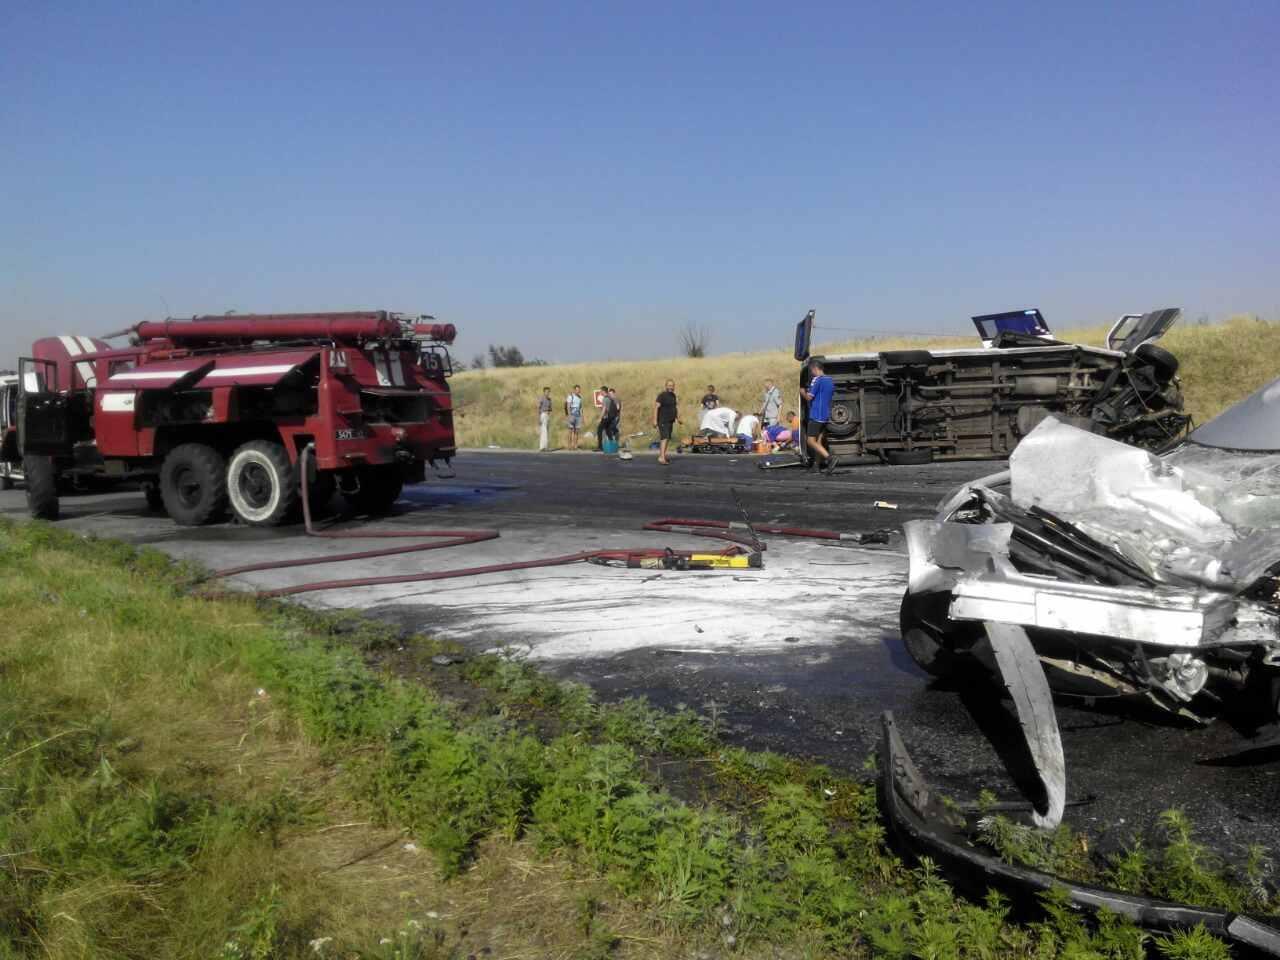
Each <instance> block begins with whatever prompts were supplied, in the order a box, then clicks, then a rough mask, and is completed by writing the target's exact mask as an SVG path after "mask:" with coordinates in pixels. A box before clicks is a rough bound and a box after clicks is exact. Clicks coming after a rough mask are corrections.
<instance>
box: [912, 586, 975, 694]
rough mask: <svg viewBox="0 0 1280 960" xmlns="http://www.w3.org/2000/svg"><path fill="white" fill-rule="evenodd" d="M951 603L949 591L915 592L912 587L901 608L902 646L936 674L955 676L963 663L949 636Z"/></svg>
mask: <svg viewBox="0 0 1280 960" xmlns="http://www.w3.org/2000/svg"><path fill="white" fill-rule="evenodd" d="M950 603H951V595H950V594H949V593H926V594H913V593H912V592H911V591H909V590H908V591H907V592H906V593H905V594H904V595H903V597H902V606H901V608H900V609H899V611H898V626H899V629H900V630H901V631H902V645H903V646H904V647H906V648H907V653H908V654H909V655H910V656H911V659H912V660H914V661H915V662H916V664H917V665H918V666H919V667H920V669H921V670H923V671H924V672H925V673H927V674H929V675H930V676H933V677H950V676H953V675H954V674H955V673H956V672H957V671H958V670H959V668H960V666H961V663H962V661H961V659H960V657H959V656H957V654H956V652H955V646H954V642H953V641H952V640H951V638H950V637H949V636H948V630H947V627H948V625H949V624H950V621H948V619H947V607H948V606H949V605H950Z"/></svg>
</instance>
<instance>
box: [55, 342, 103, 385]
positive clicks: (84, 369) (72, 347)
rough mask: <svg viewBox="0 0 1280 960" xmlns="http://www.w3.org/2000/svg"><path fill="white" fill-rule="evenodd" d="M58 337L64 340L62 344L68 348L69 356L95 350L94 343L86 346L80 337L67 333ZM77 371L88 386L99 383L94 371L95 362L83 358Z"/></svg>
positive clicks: (77, 366) (76, 355)
mask: <svg viewBox="0 0 1280 960" xmlns="http://www.w3.org/2000/svg"><path fill="white" fill-rule="evenodd" d="M58 339H59V340H60V341H62V346H63V347H64V348H66V351H67V355H68V356H71V357H78V356H80V354H82V353H93V352H94V351H93V347H92V345H90V346H89V347H88V348H86V347H85V345H84V344H83V343H81V342H80V338H79V337H73V336H70V335H65V336H60V337H58ZM76 373H78V374H80V379H81V380H83V381H84V385H85V386H86V387H94V386H97V385H98V378H97V377H96V376H95V375H94V373H93V364H91V363H89V362H88V361H87V360H81V361H80V362H79V363H77V364H76Z"/></svg>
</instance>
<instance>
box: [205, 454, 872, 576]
mask: <svg viewBox="0 0 1280 960" xmlns="http://www.w3.org/2000/svg"><path fill="white" fill-rule="evenodd" d="M311 456H312V448H311V447H310V446H307V447H305V448H304V449H303V451H302V453H301V455H300V456H299V464H298V466H299V474H300V475H301V477H302V482H301V484H300V486H301V494H302V519H303V524H304V528H305V530H306V533H307V535H308V536H311V537H321V538H323V539H326V540H354V539H404V538H413V539H418V540H427V541H428V542H426V543H413V544H409V545H407V546H397V547H382V548H380V549H374V550H360V551H356V552H353V553H342V554H337V555H334V556H321V557H301V558H298V559H295V560H268V561H264V562H261V563H247V564H243V565H241V566H238V567H228V568H226V569H224V570H218V571H216V572H214V573H213V574H211V575H210V577H211V579H222V578H225V577H233V576H237V575H239V574H243V573H253V572H256V571H259V570H287V569H289V568H290V567H305V566H311V565H313V564H321V563H345V562H349V561H353V560H370V559H373V558H375V557H390V556H395V555H397V554H405V553H421V552H425V551H427V550H440V549H443V548H445V547H458V546H463V545H465V544H468V543H483V542H484V541H486V540H496V539H497V538H498V536H499V533H498V531H497V530H317V529H316V527H315V525H314V523H313V522H312V517H311V501H310V498H309V497H308V490H307V487H308V484H307V482H306V477H307V466H308V464H309V462H310V458H311ZM644 529H645V530H653V531H658V532H663V533H684V534H688V535H691V536H697V537H711V538H714V539H718V540H730V541H733V542H732V543H730V544H729V545H728V546H726V547H725V548H724V549H723V550H721V551H720V554H721V555H722V556H740V555H742V554H750V553H758V552H759V551H761V550H764V549H765V545H764V544H763V543H760V542H759V541H758V540H756V538H755V536H754V533H753V532H752V531H753V530H754V531H759V532H763V533H773V534H779V535H782V536H789V537H809V538H816V539H821V540H854V541H856V542H858V543H885V542H887V540H888V536H887V533H886V532H884V531H877V532H876V533H870V534H860V533H857V534H850V533H838V532H836V531H832V530H807V529H802V528H798V527H777V526H772V525H768V524H765V525H751V526H749V525H747V524H745V523H731V522H728V521H724V520H676V519H667V520H655V521H653V522H651V523H647V524H645V525H644ZM739 530H743V531H746V533H745V534H743V533H738V532H737V531H739ZM713 531H715V532H713ZM744 546H745V547H747V548H748V549H744ZM692 554H693V551H691V550H670V549H665V548H656V549H655V548H652V547H641V548H633V549H626V550H582V551H579V552H577V553H566V554H562V555H560V556H556V557H539V558H537V559H534V560H517V561H508V562H506V563H490V564H485V565H483V566H478V567H461V568H457V569H453V570H435V571H419V572H417V573H406V574H396V575H392V576H383V577H353V578H348V579H342V580H319V581H315V582H313V583H301V584H297V585H295V586H291V587H276V588H275V589H271V590H259V591H257V595H258V596H260V597H285V596H292V595H294V594H299V593H313V592H315V591H318V590H341V589H350V588H354V587H374V586H381V585H384V584H392V583H427V582H429V581H432V580H453V579H457V578H459V577H475V576H482V575H484V574H488V573H509V572H512V571H515V570H533V569H537V568H540V567H559V566H565V565H567V564H571V563H585V562H588V561H597V562H617V563H625V564H629V565H637V563H638V562H639V561H642V560H647V559H648V560H661V559H668V558H684V559H686V560H687V559H688V558H689V557H691V556H692Z"/></svg>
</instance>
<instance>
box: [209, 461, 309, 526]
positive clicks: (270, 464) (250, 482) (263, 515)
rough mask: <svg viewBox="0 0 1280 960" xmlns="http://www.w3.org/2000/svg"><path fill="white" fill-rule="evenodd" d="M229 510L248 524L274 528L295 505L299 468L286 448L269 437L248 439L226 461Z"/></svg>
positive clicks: (288, 514) (283, 520)
mask: <svg viewBox="0 0 1280 960" xmlns="http://www.w3.org/2000/svg"><path fill="white" fill-rule="evenodd" d="M227 496H228V497H229V498H230V500H231V509H232V510H233V511H235V515H236V516H237V517H239V518H240V520H241V521H242V522H243V523H246V524H248V525H249V526H251V527H277V526H279V525H280V524H282V523H284V522H285V521H286V520H288V519H289V518H290V516H291V514H292V513H293V512H294V508H296V507H297V506H298V497H299V493H298V467H297V464H296V463H294V462H293V461H292V460H290V459H289V454H288V452H287V451H286V450H285V448H284V447H283V446H282V445H281V444H279V443H275V442H274V441H271V440H251V441H249V442H248V443H246V444H243V445H242V446H240V447H239V448H238V449H237V450H236V452H235V453H233V454H232V455H231V462H230V463H228V464H227Z"/></svg>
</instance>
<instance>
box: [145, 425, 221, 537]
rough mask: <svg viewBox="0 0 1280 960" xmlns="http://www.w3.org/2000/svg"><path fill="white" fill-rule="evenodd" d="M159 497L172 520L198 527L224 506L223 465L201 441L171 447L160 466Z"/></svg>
mask: <svg viewBox="0 0 1280 960" xmlns="http://www.w3.org/2000/svg"><path fill="white" fill-rule="evenodd" d="M160 497H161V499H162V500H163V501H164V509H165V511H166V512H167V513H168V514H169V516H170V517H172V518H173V520H174V522H175V523H178V524H181V525H182V526H184V527H198V526H200V525H201V524H205V523H210V522H211V521H213V520H217V519H219V518H220V517H221V516H222V514H223V513H224V512H225V511H226V509H227V465H226V461H225V460H223V459H222V454H220V453H218V451H217V450H215V449H213V447H210V446H208V445H206V444H203V443H184V444H181V445H180V446H177V447H174V448H173V449H172V450H170V451H169V453H168V455H167V456H166V457H165V458H164V463H163V464H161V466H160Z"/></svg>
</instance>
